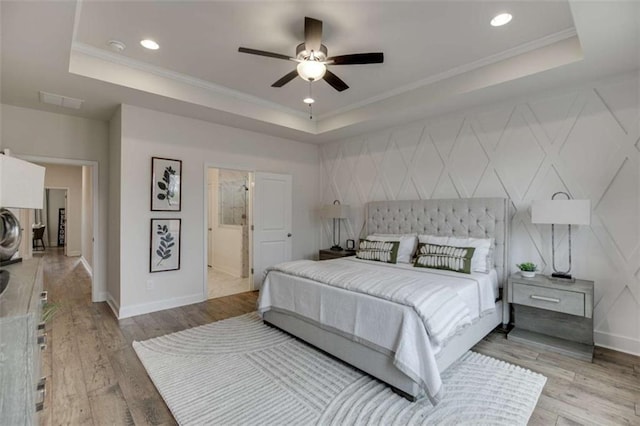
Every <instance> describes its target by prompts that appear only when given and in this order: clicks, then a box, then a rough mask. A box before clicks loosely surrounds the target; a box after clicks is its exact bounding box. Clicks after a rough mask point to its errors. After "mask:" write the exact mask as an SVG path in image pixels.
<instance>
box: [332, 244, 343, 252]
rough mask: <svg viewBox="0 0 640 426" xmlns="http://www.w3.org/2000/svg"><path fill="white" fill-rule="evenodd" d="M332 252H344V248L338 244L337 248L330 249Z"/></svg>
mask: <svg viewBox="0 0 640 426" xmlns="http://www.w3.org/2000/svg"><path fill="white" fill-rule="evenodd" d="M330 250H333V251H343V250H344V249H343V248H342V247H340V246H339V245H337V244H336V245H335V246H333V247H331V249H330Z"/></svg>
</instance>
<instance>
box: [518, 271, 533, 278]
mask: <svg viewBox="0 0 640 426" xmlns="http://www.w3.org/2000/svg"><path fill="white" fill-rule="evenodd" d="M520 275H522V276H523V277H525V278H533V277H535V276H536V272H535V271H520Z"/></svg>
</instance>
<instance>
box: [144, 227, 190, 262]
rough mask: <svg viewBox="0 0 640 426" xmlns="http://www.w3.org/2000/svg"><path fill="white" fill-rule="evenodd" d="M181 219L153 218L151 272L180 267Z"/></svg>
mask: <svg viewBox="0 0 640 426" xmlns="http://www.w3.org/2000/svg"><path fill="white" fill-rule="evenodd" d="M181 227H182V223H181V219H151V254H150V258H149V272H163V271H175V270H177V269H180V243H181V239H182V235H181V232H182V229H181Z"/></svg>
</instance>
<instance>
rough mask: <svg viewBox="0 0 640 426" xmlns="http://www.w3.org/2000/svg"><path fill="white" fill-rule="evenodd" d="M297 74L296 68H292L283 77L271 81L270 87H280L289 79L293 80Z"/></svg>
mask: <svg viewBox="0 0 640 426" xmlns="http://www.w3.org/2000/svg"><path fill="white" fill-rule="evenodd" d="M297 76H298V71H297V70H293V71H291V72H290V73H289V74H287V75H285V76H284V77H282V78H281V79H280V80H278V81H276V82H275V83H273V84H272V85H271V87H282V86H284V85H285V84H287V83H288V82H290V81H291V80H293V79H294V78H296V77H297Z"/></svg>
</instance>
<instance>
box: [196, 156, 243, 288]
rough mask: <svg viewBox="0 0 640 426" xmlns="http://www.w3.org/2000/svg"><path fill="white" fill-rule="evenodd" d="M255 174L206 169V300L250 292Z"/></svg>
mask: <svg viewBox="0 0 640 426" xmlns="http://www.w3.org/2000/svg"><path fill="white" fill-rule="evenodd" d="M252 182H253V173H251V172H248V171H245V170H232V169H224V168H208V169H207V188H208V191H207V194H208V196H207V199H208V200H207V212H208V214H207V298H208V299H213V298H217V297H223V296H229V295H231V294H236V293H243V292H246V291H249V290H251V234H252V233H251V229H250V224H251V223H252V221H251V212H252Z"/></svg>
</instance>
